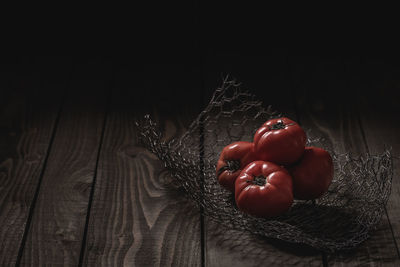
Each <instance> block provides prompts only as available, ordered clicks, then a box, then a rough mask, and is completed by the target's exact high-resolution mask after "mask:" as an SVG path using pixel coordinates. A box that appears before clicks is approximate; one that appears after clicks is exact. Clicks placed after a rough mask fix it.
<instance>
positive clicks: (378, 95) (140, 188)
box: [0, 52, 400, 267]
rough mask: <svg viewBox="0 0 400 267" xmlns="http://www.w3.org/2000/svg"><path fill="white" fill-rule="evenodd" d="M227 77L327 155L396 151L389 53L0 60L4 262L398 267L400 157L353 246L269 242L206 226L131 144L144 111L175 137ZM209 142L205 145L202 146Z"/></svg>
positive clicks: (395, 69)
mask: <svg viewBox="0 0 400 267" xmlns="http://www.w3.org/2000/svg"><path fill="white" fill-rule="evenodd" d="M221 73H223V74H228V73H230V74H232V75H233V76H234V77H236V78H237V79H238V80H239V81H241V82H242V83H243V87H245V88H247V89H249V90H250V91H251V92H254V93H255V94H256V95H257V96H258V97H259V98H260V99H261V100H263V101H264V103H265V104H266V105H267V104H271V105H273V107H274V108H275V109H277V110H279V111H281V112H283V113H284V114H286V115H287V116H289V117H291V118H293V119H294V120H297V121H298V122H299V123H300V124H301V125H302V126H303V127H305V128H307V129H311V130H312V131H313V132H314V133H316V134H318V135H320V136H322V137H324V138H325V139H326V140H327V141H328V143H329V149H332V150H334V151H335V152H338V153H341V152H346V151H347V152H352V153H356V154H360V153H380V152H382V151H383V150H384V148H385V145H388V146H391V147H392V152H393V153H394V154H395V155H399V154H400V139H399V136H400V127H399V115H400V105H399V104H398V101H399V100H400V97H399V96H400V94H399V91H400V65H399V64H398V63H397V61H396V60H393V59H391V58H382V57H373V56H369V57H367V56H363V55H357V56H352V57H325V56H321V57H313V56H296V55H288V54H287V53H281V54H271V55H267V56H259V55H258V56H251V55H248V56H246V55H241V54H238V53H232V52H231V53H209V54H207V53H205V54H203V56H202V57H201V58H197V57H188V58H180V59H173V58H164V59H156V58H139V57H138V58H134V57H131V58H128V59H125V58H116V57H114V58H107V57H94V58H85V57H22V58H14V57H13V58H11V57H10V58H6V59H5V60H2V62H1V71H0V90H1V94H0V240H1V243H0V266H14V265H15V264H17V265H18V266H77V265H81V266H171V265H172V266H230V267H232V266H290V265H296V266H381V265H385V266H400V252H399V243H400V180H399V171H400V165H399V160H397V159H395V160H394V167H395V170H394V179H393V188H392V194H391V196H390V199H389V202H388V205H387V207H386V213H385V214H384V216H383V218H382V221H381V223H380V224H379V227H378V229H377V230H376V231H375V232H372V233H371V237H370V239H369V240H368V241H366V242H365V243H363V244H362V245H361V246H360V247H359V248H358V249H356V250H354V251H351V252H346V253H336V254H332V255H330V254H325V253H320V252H318V251H316V250H313V249H310V248H306V247H304V246H297V245H288V244H286V243H281V242H274V241H271V240H269V241H266V240H264V239H261V238H259V237H257V236H253V235H250V234H247V233H242V232H239V231H234V230H229V229H224V228H223V227H221V226H220V225H217V224H215V223H213V222H211V221H210V220H209V219H208V218H206V217H203V216H202V215H201V214H200V212H199V210H198V209H197V208H196V206H195V205H194V204H193V203H191V202H190V201H188V199H187V198H186V197H185V196H184V192H183V191H182V189H180V188H179V187H177V186H176V184H175V183H174V182H173V179H172V178H171V177H170V176H169V174H168V172H167V171H166V170H165V169H164V168H163V166H162V163H161V162H160V161H158V160H157V158H156V157H155V156H154V155H152V154H150V153H149V152H148V151H146V150H145V149H144V148H143V147H141V146H140V145H139V144H138V143H137V139H136V130H135V127H134V122H135V120H137V119H139V118H141V117H142V116H143V115H144V114H146V113H149V114H151V116H152V118H154V119H155V120H156V122H157V123H158V124H159V125H160V126H161V128H162V129H163V131H164V134H165V137H164V138H165V139H166V140H169V139H171V138H174V137H179V136H180V135H181V134H182V133H184V131H185V128H186V127H187V126H188V125H189V123H190V122H191V121H192V120H193V119H194V118H195V117H196V116H197V115H198V113H199V111H200V110H201V109H202V108H203V107H204V105H205V104H206V103H207V101H209V99H210V96H211V93H212V92H213V90H214V89H215V88H216V87H217V86H218V85H220V83H221V81H222V79H221V77H222V76H221ZM204 142H207V140H204Z"/></svg>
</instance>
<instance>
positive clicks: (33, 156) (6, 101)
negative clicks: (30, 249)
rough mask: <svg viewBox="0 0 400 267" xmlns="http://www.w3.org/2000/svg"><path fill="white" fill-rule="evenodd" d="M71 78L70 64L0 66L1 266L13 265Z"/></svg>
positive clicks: (13, 63) (31, 60)
mask: <svg viewBox="0 0 400 267" xmlns="http://www.w3.org/2000/svg"><path fill="white" fill-rule="evenodd" d="M69 73H70V61H69V59H68V58H58V59H55V60H51V59H44V60H43V59H35V58H33V57H31V58H19V59H16V58H10V59H9V61H2V65H1V74H0V75H1V76H0V88H1V89H0V90H1V98H0V225H1V227H0V240H2V242H1V244H0V265H1V266H13V265H15V263H16V261H17V257H18V251H19V248H20V246H21V242H22V239H23V236H24V231H25V225H26V223H27V221H28V220H29V216H30V215H29V213H30V209H32V205H33V201H34V199H35V192H36V191H37V187H38V185H39V183H40V179H41V172H42V168H43V165H44V163H45V161H46V156H47V153H48V148H49V145H50V140H51V137H52V134H53V129H54V127H55V123H56V118H57V115H58V112H59V109H60V107H61V103H62V101H61V100H62V99H61V97H62V95H63V91H64V89H65V82H66V79H67V78H68V76H69ZM43 77H47V78H48V79H43Z"/></svg>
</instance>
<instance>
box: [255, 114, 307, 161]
mask: <svg viewBox="0 0 400 267" xmlns="http://www.w3.org/2000/svg"><path fill="white" fill-rule="evenodd" d="M306 141H307V137H306V133H305V132H304V130H303V129H302V128H301V127H300V126H299V125H298V124H297V123H296V122H294V121H292V120H290V119H288V118H278V119H272V120H269V121H267V122H266V123H264V124H263V125H262V126H261V127H260V128H259V129H258V130H257V132H256V133H255V135H254V150H255V153H256V154H257V155H258V158H259V159H260V160H264V161H271V162H274V163H277V164H282V165H288V164H291V163H294V162H296V161H297V160H298V159H299V158H300V157H301V155H302V154H303V152H304V147H305V145H306Z"/></svg>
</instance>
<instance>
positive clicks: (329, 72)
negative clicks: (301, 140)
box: [291, 57, 398, 266]
mask: <svg viewBox="0 0 400 267" xmlns="http://www.w3.org/2000/svg"><path fill="white" fill-rule="evenodd" d="M291 65H293V66H295V67H294V69H293V81H294V87H295V91H296V92H297V94H298V95H297V105H298V111H299V115H300V122H301V124H302V126H303V127H305V128H307V129H311V130H312V133H313V135H314V136H320V137H323V138H324V139H325V142H324V143H325V145H326V147H327V148H328V149H330V150H332V151H335V152H336V153H344V152H350V153H352V154H356V155H357V154H360V153H366V152H367V151H366V147H365V143H364V141H363V135H362V128H361V126H360V124H359V120H358V116H357V110H356V108H355V106H356V105H354V99H356V97H357V94H356V90H355V89H354V88H353V86H354V84H353V83H352V81H351V79H350V78H349V76H348V75H346V72H345V64H344V62H343V60H342V59H340V58H302V57H300V58H294V59H293V61H292V63H291ZM393 241H394V240H393V237H392V234H391V231H390V226H389V221H388V219H387V217H386V216H384V217H383V218H382V222H381V224H380V225H379V227H378V229H377V230H376V231H375V232H373V233H372V236H371V238H370V239H369V240H367V241H366V242H365V243H363V244H362V245H361V246H360V247H359V248H357V249H356V250H354V251H351V252H349V253H346V254H345V253H338V254H331V255H328V259H327V260H328V264H329V266H331V265H332V266H343V265H345V266H359V265H362V266H365V265H367V266H374V265H375V264H380V263H381V262H390V263H391V264H396V263H398V257H397V251H396V247H395V244H394V242H393Z"/></svg>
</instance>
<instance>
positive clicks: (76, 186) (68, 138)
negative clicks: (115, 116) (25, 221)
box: [21, 60, 111, 266]
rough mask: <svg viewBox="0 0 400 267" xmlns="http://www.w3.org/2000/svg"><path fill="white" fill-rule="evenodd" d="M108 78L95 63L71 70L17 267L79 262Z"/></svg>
mask: <svg viewBox="0 0 400 267" xmlns="http://www.w3.org/2000/svg"><path fill="white" fill-rule="evenodd" d="M110 78H111V73H110V71H108V70H107V68H105V67H104V65H102V63H101V62H98V61H97V60H94V61H89V62H88V63H81V64H78V65H76V66H75V70H74V73H73V74H72V78H71V81H70V84H69V88H68V92H67V96H66V99H65V104H64V107H63V110H62V113H61V117H60V120H59V123H58V127H57V132H56V135H55V137H54V141H53V145H52V148H51V151H50V155H49V160H48V163H47V165H46V169H45V173H44V176H43V180H42V182H41V187H40V191H39V195H38V199H37V203H36V205H35V208H34V212H33V216H32V222H31V224H30V228H29V233H28V236H27V240H26V244H25V247H24V251H23V254H22V258H21V265H24V266H46V265H51V266H76V265H77V264H78V262H79V254H80V250H81V244H82V239H83V233H84V226H85V218H86V212H87V207H88V201H89V193H90V188H91V186H92V182H93V177H94V173H95V165H96V159H97V154H98V150H99V145H100V138H101V133H102V127H103V124H104V117H105V109H106V97H107V94H108V90H109V87H108V86H109V83H110Z"/></svg>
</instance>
